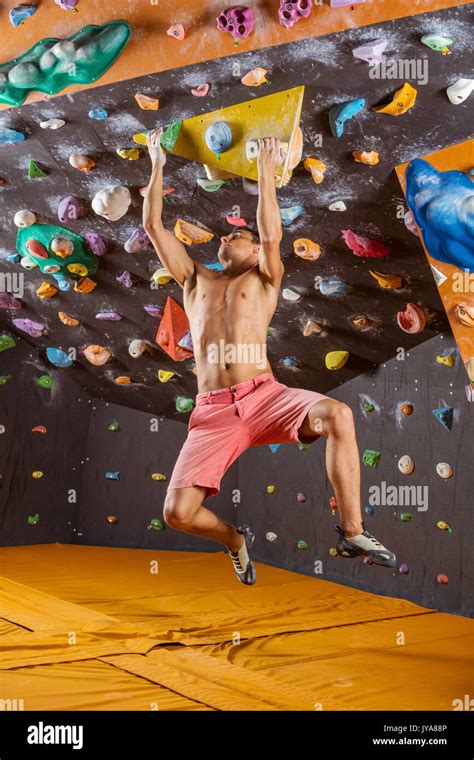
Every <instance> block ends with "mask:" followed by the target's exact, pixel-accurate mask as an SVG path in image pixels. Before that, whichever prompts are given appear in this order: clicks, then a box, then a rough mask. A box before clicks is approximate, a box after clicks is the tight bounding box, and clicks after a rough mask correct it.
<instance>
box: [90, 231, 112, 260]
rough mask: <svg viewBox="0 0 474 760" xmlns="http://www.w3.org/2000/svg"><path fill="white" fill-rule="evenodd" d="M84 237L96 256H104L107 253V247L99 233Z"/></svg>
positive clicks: (91, 233)
mask: <svg viewBox="0 0 474 760" xmlns="http://www.w3.org/2000/svg"><path fill="white" fill-rule="evenodd" d="M84 237H85V239H86V241H87V245H88V246H89V248H90V249H91V251H92V253H93V254H94V255H95V256H103V255H104V253H106V252H107V246H106V245H105V242H104V240H103V238H102V237H101V236H100V235H99V233H98V232H86V234H85V235H84Z"/></svg>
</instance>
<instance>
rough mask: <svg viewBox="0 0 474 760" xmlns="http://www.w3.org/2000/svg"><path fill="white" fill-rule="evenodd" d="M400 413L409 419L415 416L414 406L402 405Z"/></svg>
mask: <svg viewBox="0 0 474 760" xmlns="http://www.w3.org/2000/svg"><path fill="white" fill-rule="evenodd" d="M400 411H401V413H402V414H404V415H405V416H406V417H409V416H410V415H411V414H413V406H412V405H411V404H401V406H400Z"/></svg>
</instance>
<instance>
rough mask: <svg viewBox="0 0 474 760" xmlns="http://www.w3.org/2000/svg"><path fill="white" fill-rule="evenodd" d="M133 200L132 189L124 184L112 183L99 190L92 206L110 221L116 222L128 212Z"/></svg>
mask: <svg viewBox="0 0 474 760" xmlns="http://www.w3.org/2000/svg"><path fill="white" fill-rule="evenodd" d="M131 202H132V196H131V195H130V190H129V189H128V188H127V187H124V186H123V185H110V186H109V187H105V188H104V189H103V190H99V191H98V192H97V193H96V194H95V195H94V197H93V199H92V208H93V210H94V211H95V213H96V214H98V215H99V216H103V217H104V218H105V219H108V220H109V221H110V222H116V221H117V220H118V219H121V217H122V216H124V214H126V213H127V211H128V207H129V206H130V204H131Z"/></svg>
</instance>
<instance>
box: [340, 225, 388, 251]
mask: <svg viewBox="0 0 474 760" xmlns="http://www.w3.org/2000/svg"><path fill="white" fill-rule="evenodd" d="M341 235H342V237H343V238H344V242H345V244H346V245H347V247H348V248H350V249H351V251H352V253H353V254H354V256H363V257H366V258H382V257H383V256H387V255H388V254H389V253H390V248H389V247H388V246H386V245H384V244H383V243H380V242H379V241H378V240H373V239H372V238H367V237H362V235H358V234H357V233H355V232H352V230H341Z"/></svg>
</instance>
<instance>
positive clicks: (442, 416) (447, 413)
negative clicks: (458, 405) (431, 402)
mask: <svg viewBox="0 0 474 760" xmlns="http://www.w3.org/2000/svg"><path fill="white" fill-rule="evenodd" d="M431 412H432V414H433V416H434V417H435V418H436V419H437V420H438V422H439V423H440V424H441V425H442V426H443V427H444V428H445V430H448V431H451V430H452V427H453V418H454V409H453V407H452V406H444V407H441V408H440V409H432V410H431Z"/></svg>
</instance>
